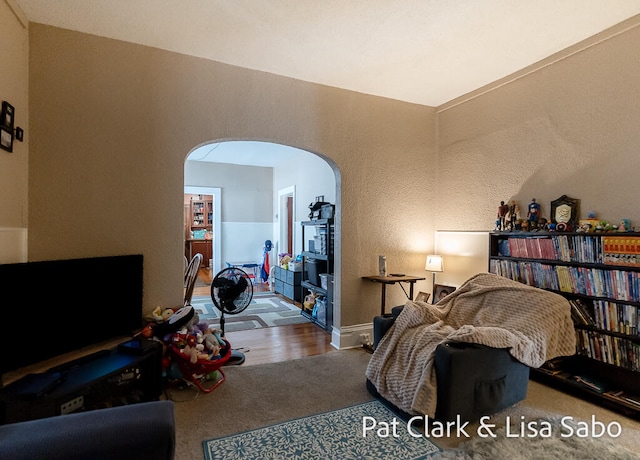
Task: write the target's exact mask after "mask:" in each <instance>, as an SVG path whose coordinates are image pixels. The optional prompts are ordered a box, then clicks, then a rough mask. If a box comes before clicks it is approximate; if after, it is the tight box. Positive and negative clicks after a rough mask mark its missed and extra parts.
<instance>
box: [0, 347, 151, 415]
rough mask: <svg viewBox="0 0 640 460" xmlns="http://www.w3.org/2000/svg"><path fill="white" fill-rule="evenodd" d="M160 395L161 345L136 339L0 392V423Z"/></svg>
mask: <svg viewBox="0 0 640 460" xmlns="http://www.w3.org/2000/svg"><path fill="white" fill-rule="evenodd" d="M161 392H162V346H161V344H160V343H159V342H156V341H153V340H149V339H137V338H136V339H132V340H130V341H127V342H123V343H122V344H120V345H119V346H118V347H116V348H115V349H111V350H100V351H97V352H95V353H93V354H90V355H88V356H85V357H82V358H79V359H76V360H73V361H71V362H68V363H65V364H62V365H60V366H56V367H53V368H51V369H49V370H47V371H45V372H42V373H37V374H28V375H26V376H25V377H23V378H22V379H19V380H17V381H15V382H13V383H12V384H10V385H8V386H7V387H5V388H3V389H2V390H0V408H1V409H0V424H5V423H14V422H21V421H25V420H34V419H39V418H44V417H52V416H54V415H64V414H70V413H73V412H77V411H84V410H95V409H103V408H106V407H113V406H122V405H126V404H133V403H139V402H147V401H156V400H158V399H159V398H160V394H161Z"/></svg>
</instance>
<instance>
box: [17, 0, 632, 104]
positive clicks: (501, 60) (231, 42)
mask: <svg viewBox="0 0 640 460" xmlns="http://www.w3.org/2000/svg"><path fill="white" fill-rule="evenodd" d="M12 3H16V4H18V5H19V6H20V8H21V9H22V10H23V12H24V13H25V15H26V16H27V18H28V19H29V20H30V21H33V22H38V23H43V24H49V25H53V26H57V27H62V28H66V29H71V30H76V31H79V32H85V33H90V34H94V35H99V36H103V37H108V38H114V39H118V40H124V41H128V42H133V43H138V44H142V45H147V46H152V47H156V48H161V49H164V50H169V51H174V52H178V53H182V54H187V55H193V56H198V57H202V58H206V59H211V60H214V61H219V62H224V63H227V64H232V65H236V66H240V67H245V68H249V69H255V70H261V71H265V72H269V73H273V74H277V75H282V76H287V77H291V78H296V79H299V80H304V81H309V82H314V83H319V84H323V85H328V86H333V87H337V88H343V89H348V90H352V91H357V92H361V93H365V94H372V95H376V96H382V97H388V98H392V99H397V100H401V101H406V102H411V103H416V104H423V105H429V106H434V107H437V106H439V105H442V104H444V103H446V102H448V101H451V100H453V99H455V98H457V97H459V96H462V95H464V94H466V93H469V92H471V91H473V90H475V89H478V88H480V87H482V86H484V85H486V84H489V83H491V82H493V81H496V80H499V79H500V78H503V77H505V76H507V75H510V74H512V73H514V72H516V71H518V70H521V69H523V68H525V67H527V66H529V65H531V64H533V63H535V62H537V61H540V60H541V59H544V58H545V57H548V56H550V55H552V54H554V53H556V52H558V51H560V50H562V49H564V48H567V47H569V46H571V45H573V44H575V43H577V42H579V41H581V40H584V39H586V38H588V37H590V36H593V35H595V34H597V33H598V32H601V31H602V30H604V29H606V28H609V27H611V26H613V25H615V24H617V23H619V22H622V21H624V20H625V19H627V18H629V17H631V16H634V15H636V14H640V0H533V1H532V0H322V1H318V0H135V1H132V0H12Z"/></svg>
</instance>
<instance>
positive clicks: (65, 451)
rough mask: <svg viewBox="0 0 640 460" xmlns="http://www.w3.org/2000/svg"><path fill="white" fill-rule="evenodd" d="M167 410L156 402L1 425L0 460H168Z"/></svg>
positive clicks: (171, 438) (171, 445)
mask: <svg viewBox="0 0 640 460" xmlns="http://www.w3.org/2000/svg"><path fill="white" fill-rule="evenodd" d="M173 409H174V405H173V402H172V401H167V400H162V401H152V402H145V403H138V404H131V405H128V406H118V407H111V408H108V409H98V410H93V411H87V412H78V413H75V414H68V415H57V416H54V417H48V418H42V419H37V420H30V421H27V422H18V423H11V424H8V425H2V426H0V439H2V442H0V459H5V458H6V459H12V460H20V459H25V460H27V459H29V460H31V459H36V458H46V459H48V460H80V459H88V458H91V459H98V460H100V459H104V460H107V459H109V460H111V459H118V460H122V459H124V460H128V459H130V460H134V459H135V460H138V459H142V458H153V459H157V460H171V459H173V458H174V454H175V419H174V413H173Z"/></svg>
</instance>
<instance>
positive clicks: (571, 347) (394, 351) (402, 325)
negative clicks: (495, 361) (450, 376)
mask: <svg viewBox="0 0 640 460" xmlns="http://www.w3.org/2000/svg"><path fill="white" fill-rule="evenodd" d="M444 341H458V342H472V343H479V344H482V345H487V346H490V347H494V348H509V349H510V353H511V355H512V356H513V357H514V358H516V359H517V360H518V361H520V362H522V363H524V364H526V365H528V366H530V367H540V366H541V365H542V364H543V363H544V362H545V361H547V360H549V359H552V358H555V357H558V356H569V355H573V354H574V353H575V349H576V339H575V332H574V328H573V323H572V321H571V306H570V304H569V302H568V301H567V299H565V298H564V297H562V296H560V295H558V294H554V293H552V292H549V291H545V290H542V289H538V288H534V287H531V286H527V285H525V284H521V283H518V282H516V281H511V280H509V279H507V278H503V277H501V276H498V275H494V274H490V273H480V274H478V275H475V276H473V277H472V278H470V279H469V280H467V281H466V282H465V283H464V284H463V285H462V286H461V287H460V288H459V289H458V290H456V291H454V292H453V293H452V294H450V295H448V296H447V297H445V298H444V299H442V300H441V301H440V302H438V303H437V304H435V305H430V304H426V303H424V302H413V301H407V303H406V304H405V306H404V309H403V311H402V313H401V314H400V315H399V316H398V318H397V320H396V321H395V323H394V325H393V326H392V327H391V329H390V330H389V331H388V332H387V334H385V336H384V337H383V339H382V340H381V341H380V343H379V344H378V347H377V348H376V350H375V352H374V353H373V355H372V357H371V360H370V362H369V366H368V368H367V372H366V376H367V378H368V379H369V380H370V381H371V383H373V384H374V385H375V387H376V389H377V390H378V392H379V393H380V394H381V395H382V396H383V397H384V398H385V399H387V400H389V401H390V402H392V403H393V404H395V405H396V406H398V407H399V408H400V409H402V410H404V411H405V412H408V413H410V414H425V415H429V416H430V417H434V416H435V410H436V402H437V396H436V375H435V368H434V366H433V355H434V351H435V349H436V347H437V346H438V344H440V343H442V342H444Z"/></svg>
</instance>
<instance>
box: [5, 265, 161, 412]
mask: <svg viewBox="0 0 640 460" xmlns="http://www.w3.org/2000/svg"><path fill="white" fill-rule="evenodd" d="M0 279H1V280H2V282H3V285H5V286H10V287H12V288H10V289H4V290H3V292H1V293H0V306H1V307H2V309H3V311H5V312H8V318H7V321H6V322H5V323H4V324H5V327H3V331H2V333H3V338H4V340H3V342H4V343H5V344H7V346H5V347H1V348H0V423H11V422H17V421H21V420H30V419H36V418H42V417H48V416H52V415H60V414H67V413H71V412H76V411H81V410H91V409H97V408H103V407H110V406H116V405H122V404H129V403H133V402H141V401H152V400H157V399H158V398H159V396H160V392H161V373H162V347H161V345H160V344H159V343H157V342H155V341H153V340H147V339H138V338H132V337H134V335H135V334H136V333H137V332H139V331H140V330H141V329H142V326H143V320H142V295H143V256H142V255H140V254H136V255H118V256H107V257H90V258H84V259H66V260H51V261H37V262H26V263H16V264H4V265H0ZM28 283H31V284H32V285H33V286H34V289H32V290H28V289H20V288H19V287H20V286H25V285H27V284H28ZM96 317H97V318H99V319H98V320H94V319H90V318H96ZM105 343H110V344H116V343H117V344H119V345H118V346H117V347H110V348H109V347H107V346H106V345H105ZM105 348H107V349H105ZM83 351H84V353H85V354H86V353H87V352H92V353H91V354H89V355H88V356H83V357H79V358H77V359H73V358H74V357H75V356H81V354H80V355H77V354H76V355H73V354H74V353H82V352H83ZM69 356H71V357H69ZM65 359H68V361H67V362H64V360H65ZM61 360H62V361H61ZM49 361H57V363H56V365H53V366H52V367H49V368H46V365H45V364H46V363H47V362H49ZM60 362H61V364H60ZM40 364H41V365H40ZM50 366H51V365H50ZM36 368H37V370H36V371H34V369H36ZM41 369H46V370H45V371H44V372H41ZM25 374H26V375H25Z"/></svg>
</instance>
